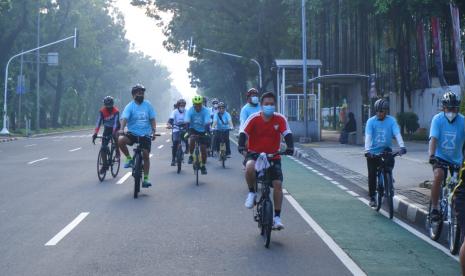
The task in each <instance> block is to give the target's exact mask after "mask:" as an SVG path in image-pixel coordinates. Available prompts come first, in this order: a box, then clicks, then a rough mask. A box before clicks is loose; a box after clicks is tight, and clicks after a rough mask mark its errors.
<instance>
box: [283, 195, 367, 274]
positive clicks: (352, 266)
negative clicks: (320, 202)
mask: <svg viewBox="0 0 465 276" xmlns="http://www.w3.org/2000/svg"><path fill="white" fill-rule="evenodd" d="M286 193H287V191H286ZM284 197H285V198H286V199H287V201H289V203H290V204H291V205H292V207H294V209H295V210H296V211H297V212H298V213H299V215H300V216H301V217H302V218H303V219H304V220H305V222H307V224H308V225H309V226H310V227H311V228H312V229H313V230H314V231H315V233H316V234H317V235H318V236H319V237H320V238H321V240H322V241H323V242H324V243H325V244H326V245H327V246H328V247H329V249H330V250H331V251H333V253H334V255H336V257H337V258H338V259H339V260H340V261H341V262H342V263H343V264H344V265H345V267H347V269H348V270H349V271H350V272H351V273H352V274H353V275H366V274H365V272H363V270H362V269H361V268H360V267H359V266H358V265H357V264H356V263H355V262H354V261H353V260H352V259H351V258H350V257H349V256H348V255H347V254H346V253H345V252H344V250H342V249H341V247H339V245H338V244H337V243H336V242H335V241H334V240H333V239H332V238H331V237H330V236H329V235H328V234H327V233H326V232H325V231H324V230H323V228H321V226H320V225H318V223H316V221H315V220H313V218H312V217H311V216H310V215H309V214H308V213H307V212H306V211H305V210H304V209H303V208H302V206H300V204H299V203H298V202H297V201H296V200H295V199H294V198H293V197H292V196H291V195H290V194H287V195H285V196H284Z"/></svg>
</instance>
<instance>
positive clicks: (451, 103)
mask: <svg viewBox="0 0 465 276" xmlns="http://www.w3.org/2000/svg"><path fill="white" fill-rule="evenodd" d="M441 102H442V106H443V107H447V108H454V107H459V106H460V100H459V99H458V97H457V95H455V93H454V92H452V91H450V90H447V91H446V93H444V95H443V96H442V100H441Z"/></svg>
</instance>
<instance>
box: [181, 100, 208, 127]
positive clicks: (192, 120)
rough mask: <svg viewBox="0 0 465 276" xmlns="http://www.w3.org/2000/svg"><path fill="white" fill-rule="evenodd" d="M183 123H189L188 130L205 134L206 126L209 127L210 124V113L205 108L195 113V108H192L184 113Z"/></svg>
mask: <svg viewBox="0 0 465 276" xmlns="http://www.w3.org/2000/svg"><path fill="white" fill-rule="evenodd" d="M184 122H186V123H189V128H191V129H194V130H195V131H197V132H206V131H207V129H206V128H205V126H206V125H209V124H210V122H211V119H210V111H209V110H208V108H206V107H202V109H201V110H200V112H197V111H195V108H194V107H193V106H192V107H191V108H189V110H188V111H187V112H186V116H185V117H184Z"/></svg>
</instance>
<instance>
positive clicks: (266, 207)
mask: <svg viewBox="0 0 465 276" xmlns="http://www.w3.org/2000/svg"><path fill="white" fill-rule="evenodd" d="M262 208H263V209H262V218H263V221H262V233H263V238H264V245H265V247H266V248H269V247H270V241H271V229H272V227H273V203H272V202H271V200H269V199H266V200H264V201H263V204H262Z"/></svg>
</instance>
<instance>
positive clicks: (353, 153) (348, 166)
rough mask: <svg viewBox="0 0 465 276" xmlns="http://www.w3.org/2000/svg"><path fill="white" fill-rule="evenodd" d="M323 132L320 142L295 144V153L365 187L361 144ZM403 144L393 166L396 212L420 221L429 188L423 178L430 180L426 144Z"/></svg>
mask: <svg viewBox="0 0 465 276" xmlns="http://www.w3.org/2000/svg"><path fill="white" fill-rule="evenodd" d="M324 134H326V136H323V137H326V140H325V141H322V142H314V143H309V144H299V143H296V155H297V156H298V157H299V158H303V159H306V160H308V161H310V162H312V163H315V164H317V165H319V166H321V167H323V168H326V169H328V170H330V171H332V172H334V173H335V174H338V175H339V176H341V177H343V178H345V179H347V180H348V181H350V182H352V183H354V184H356V185H357V186H359V187H361V188H363V189H364V190H368V178H367V177H368V171H367V165H366V159H365V157H364V156H363V154H364V148H363V146H358V145H347V144H340V143H339V142H336V141H334V139H332V138H334V137H332V136H333V135H332V133H331V132H329V133H328V132H326V133H324ZM328 135H329V137H328ZM406 147H407V151H408V152H407V154H406V155H404V156H401V157H397V158H396V164H395V168H394V180H395V189H396V197H397V199H395V201H397V204H395V205H396V206H395V207H397V208H396V212H397V213H398V214H399V215H401V216H402V217H404V218H406V219H408V220H410V221H412V222H417V223H418V222H420V223H423V222H424V218H426V213H427V210H428V204H429V195H430V190H429V189H427V188H423V187H424V183H425V181H431V179H432V177H433V173H432V169H431V165H429V164H428V161H427V160H428V144H427V143H426V142H406ZM395 149H396V145H394V150H395ZM422 184H423V185H422Z"/></svg>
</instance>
